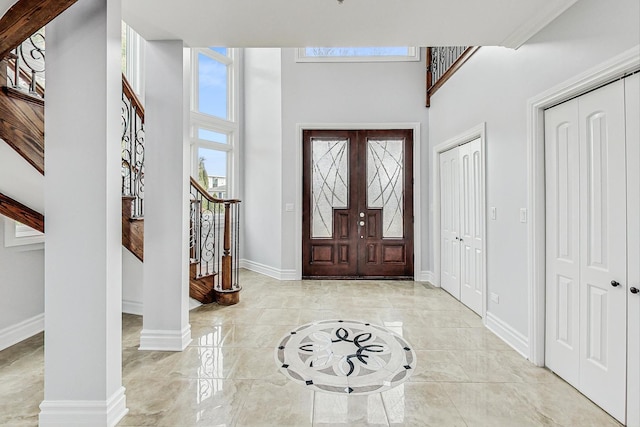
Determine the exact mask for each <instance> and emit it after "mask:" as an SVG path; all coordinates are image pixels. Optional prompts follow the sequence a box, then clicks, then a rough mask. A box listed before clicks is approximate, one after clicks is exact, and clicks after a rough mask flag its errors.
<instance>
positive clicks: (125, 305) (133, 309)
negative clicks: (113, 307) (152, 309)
mask: <svg viewBox="0 0 640 427" xmlns="http://www.w3.org/2000/svg"><path fill="white" fill-rule="evenodd" d="M142 308H143V305H142V303H141V302H140V301H129V300H122V312H123V313H125V314H135V315H137V316H142V314H143V313H142Z"/></svg>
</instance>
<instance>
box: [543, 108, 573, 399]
mask: <svg viewBox="0 0 640 427" xmlns="http://www.w3.org/2000/svg"><path fill="white" fill-rule="evenodd" d="M578 135H579V132H578V102H577V101H576V100H574V101H569V102H566V103H564V104H561V105H558V106H556V107H554V108H551V109H549V110H547V111H545V157H546V159H545V164H546V168H545V170H546V172H545V173H546V176H545V182H546V203H547V206H546V266H547V269H546V283H547V289H546V333H545V336H546V342H545V360H546V364H547V366H548V367H549V369H551V370H552V371H554V372H556V373H557V374H558V375H560V376H561V377H562V378H564V379H565V380H566V381H567V382H569V383H570V384H572V385H574V386H575V387H579V359H580V355H579V352H580V317H579V316H580V262H579V260H580V246H579V243H580V239H579V236H580V226H579V225H580V223H579V208H580V206H579V204H580V203H579V202H580V168H579V158H580V151H579V143H578Z"/></svg>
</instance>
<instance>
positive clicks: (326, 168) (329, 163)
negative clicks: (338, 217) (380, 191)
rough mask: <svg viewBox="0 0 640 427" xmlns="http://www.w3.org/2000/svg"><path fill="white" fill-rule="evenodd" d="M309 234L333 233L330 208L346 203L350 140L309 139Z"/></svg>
mask: <svg viewBox="0 0 640 427" xmlns="http://www.w3.org/2000/svg"><path fill="white" fill-rule="evenodd" d="M311 161H312V168H311V169H312V172H311V180H312V183H311V198H312V199H311V200H312V209H311V237H312V238H316V239H317V238H330V237H332V236H333V209H336V208H337V209H345V208H347V207H348V202H349V197H348V196H349V140H348V139H335V138H332V139H327V138H312V139H311Z"/></svg>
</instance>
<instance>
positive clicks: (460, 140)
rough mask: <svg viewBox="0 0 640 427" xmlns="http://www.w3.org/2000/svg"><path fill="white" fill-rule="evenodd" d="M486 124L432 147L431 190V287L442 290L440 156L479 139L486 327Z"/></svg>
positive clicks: (483, 311) (483, 300)
mask: <svg viewBox="0 0 640 427" xmlns="http://www.w3.org/2000/svg"><path fill="white" fill-rule="evenodd" d="M486 127H487V124H486V122H482V123H480V124H479V125H477V126H474V127H472V128H471V129H468V130H467V131H465V132H463V133H461V134H459V135H456V136H454V137H453V138H451V139H448V140H446V141H445V142H443V143H441V144H438V145H436V146H435V147H434V148H433V151H432V152H433V156H432V162H431V167H432V169H431V170H432V182H433V187H432V189H431V191H432V192H433V206H434V209H433V240H432V241H433V280H432V284H433V285H434V286H437V287H440V281H441V279H442V276H441V274H442V273H441V271H440V270H441V269H440V262H441V254H440V250H441V247H440V230H441V219H440V206H441V197H440V154H441V153H443V152H445V151H448V150H450V149H452V148H455V147H458V146H460V145H463V144H465V143H467V142H471V141H473V140H474V139H478V138H480V154H481V159H480V162H481V163H482V174H481V181H482V182H481V183H480V187H481V188H482V193H483V197H481V198H480V203H481V206H480V210H481V212H483V213H484V218H483V221H482V272H483V274H482V312H481V317H482V322H483V323H484V324H485V325H486V323H487V322H486V315H487V209H486V204H487V201H486V199H487V187H486V174H487V162H486V156H485V153H486V143H485V139H486Z"/></svg>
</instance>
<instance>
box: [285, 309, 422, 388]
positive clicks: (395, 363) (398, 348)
mask: <svg viewBox="0 0 640 427" xmlns="http://www.w3.org/2000/svg"><path fill="white" fill-rule="evenodd" d="M275 358H276V363H277V365H278V366H279V368H280V371H281V372H282V373H283V374H284V375H285V376H287V377H288V378H289V379H291V380H293V381H295V382H296V383H299V384H301V385H304V386H305V387H308V388H311V389H314V390H318V391H324V392H328V393H338V394H370V393H379V392H382V391H385V390H388V389H391V388H393V387H395V386H397V385H399V384H401V383H403V382H405V381H406V380H407V379H408V378H409V376H411V372H412V370H414V369H415V366H416V354H415V352H414V351H413V348H412V347H411V345H409V343H408V342H407V341H406V340H405V339H404V338H402V337H401V336H399V335H398V334H396V333H394V332H392V331H390V330H389V329H387V328H384V327H382V326H377V325H372V324H370V323H365V322H360V321H355V320H323V321H320V322H315V323H309V324H306V325H302V326H300V327H298V328H297V329H295V330H293V331H291V332H290V333H288V334H287V335H285V336H284V337H283V338H282V340H281V341H280V343H279V344H278V346H277V347H276V351H275Z"/></svg>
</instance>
